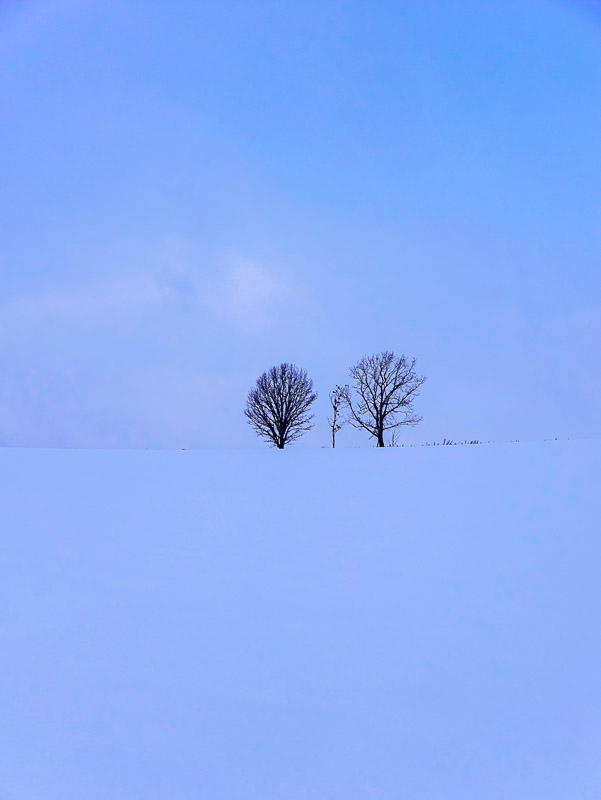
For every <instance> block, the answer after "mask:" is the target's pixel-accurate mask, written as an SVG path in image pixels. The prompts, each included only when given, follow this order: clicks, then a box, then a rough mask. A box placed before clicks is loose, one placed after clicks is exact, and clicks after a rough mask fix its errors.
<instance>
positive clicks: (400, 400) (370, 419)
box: [344, 351, 426, 447]
mask: <svg viewBox="0 0 601 800" xmlns="http://www.w3.org/2000/svg"><path fill="white" fill-rule="evenodd" d="M415 364H416V361H415V359H414V358H411V359H409V358H406V357H405V356H395V354H394V353H392V352H390V351H385V352H383V353H375V354H374V355H373V356H367V357H365V358H362V359H361V360H360V361H358V362H357V363H356V364H355V365H354V366H352V367H351V369H350V377H351V379H352V381H353V385H352V387H351V388H352V389H353V390H354V394H355V397H353V394H352V392H351V388H349V387H348V386H345V387H344V401H345V404H346V406H347V408H348V410H349V422H350V423H351V425H353V427H355V428H363V430H365V431H367V432H368V433H369V434H370V435H371V436H373V437H374V438H375V439H376V441H377V445H376V446H377V447H385V443H384V432H385V431H389V430H393V429H395V428H399V427H401V425H417V424H418V422H421V420H422V418H421V417H420V416H419V414H416V413H415V412H414V411H413V401H414V400H415V398H416V397H417V396H418V395H419V389H420V387H421V386H422V384H423V383H424V382H425V380H426V379H425V378H424V377H423V376H422V375H417V374H416V371H415Z"/></svg>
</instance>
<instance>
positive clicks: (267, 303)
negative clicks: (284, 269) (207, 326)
mask: <svg viewBox="0 0 601 800" xmlns="http://www.w3.org/2000/svg"><path fill="white" fill-rule="evenodd" d="M291 294H292V292H291V291H290V289H289V288H288V287H287V286H286V285H285V284H284V283H283V281H282V280H281V279H280V278H279V277H277V276H276V274H275V273H274V272H273V271H272V270H270V269H268V268H267V267H264V266H262V265H260V264H257V263H256V262H252V261H237V262H236V263H234V264H233V265H232V266H231V267H230V268H229V270H228V271H227V273H226V275H225V278H224V279H223V281H222V283H221V284H220V285H218V286H217V288H216V290H215V291H214V292H212V297H211V305H212V306H213V308H214V309H215V310H216V312H217V313H218V315H219V316H221V317H223V318H224V319H226V320H227V321H228V322H229V323H231V324H234V325H235V326H236V327H238V328H240V329H242V330H243V331H245V332H252V331H256V330H261V329H263V328H266V327H269V326H270V325H272V324H273V323H274V322H275V321H276V319H277V317H278V316H279V314H280V312H281V307H282V304H283V303H285V302H286V301H287V300H288V299H289V298H290V297H291Z"/></svg>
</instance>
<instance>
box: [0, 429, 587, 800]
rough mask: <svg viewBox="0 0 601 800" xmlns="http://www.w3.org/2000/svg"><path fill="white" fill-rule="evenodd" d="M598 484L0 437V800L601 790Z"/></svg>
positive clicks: (442, 796)
mask: <svg viewBox="0 0 601 800" xmlns="http://www.w3.org/2000/svg"><path fill="white" fill-rule="evenodd" d="M600 477H601V442H599V441H592V442H591V441H589V442H546V443H536V444H506V445H500V444H497V445H480V446H462V447H438V448H426V447H423V448H419V447H416V448H399V449H386V450H376V449H371V448H366V449H357V450H350V449H349V450H336V451H332V450H315V451H312V450H307V449H304V450H303V449H298V450H294V449H293V448H291V449H288V450H285V451H284V452H278V451H271V450H267V449H266V450H265V451H255V450H249V451H227V452H225V451H224V452H212V451H185V452H179V451H171V452H158V451H75V450H74V451H60V450H10V449H4V450H0V503H1V505H0V508H1V519H2V548H1V555H0V586H1V595H0V601H1V612H0V613H1V629H0V646H1V652H2V669H1V670H0V720H1V721H2V724H1V726H0V798H1V799H2V800H142V799H143V800H168V799H171V798H173V800H204V799H205V798H206V800H333V799H334V798H336V799H338V798H340V800H366V799H367V798H375V799H376V800H539V799H540V800H593V798H594V799H595V800H598V798H599V796H601V770H600V767H599V765H600V763H601V760H600V755H601V714H600V713H599V710H600V708H601V690H600V678H599V676H600V675H601V646H600V644H601V636H600V633H599V620H600V612H601V588H600V586H601V582H600V567H601V535H600V534H601V530H600V529H601V525H600V519H601V497H600V492H599V483H600Z"/></svg>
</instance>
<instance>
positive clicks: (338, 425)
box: [328, 385, 347, 447]
mask: <svg viewBox="0 0 601 800" xmlns="http://www.w3.org/2000/svg"><path fill="white" fill-rule="evenodd" d="M330 405H331V406H332V416H331V417H328V423H329V425H330V428H331V430H332V447H336V434H337V433H338V431H340V430H342V426H343V425H344V424H345V423H346V422H347V420H346V419H345V418H344V417H343V416H342V409H343V408H344V405H345V401H344V387H343V386H338V385H337V386H336V388H335V389H334V390H333V391H332V392H330Z"/></svg>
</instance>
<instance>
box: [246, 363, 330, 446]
mask: <svg viewBox="0 0 601 800" xmlns="http://www.w3.org/2000/svg"><path fill="white" fill-rule="evenodd" d="M316 398H317V395H316V394H315V392H314V391H313V381H312V380H310V379H309V378H308V377H307V373H306V372H305V370H304V369H299V367H296V366H295V365H294V364H288V363H284V364H280V365H279V367H271V369H269V370H268V371H267V372H264V373H263V374H262V375H261V376H260V377H259V378H257V383H256V385H255V386H254V387H253V388H252V389H251V390H250V392H249V393H248V398H247V400H246V408H245V409H244V414H245V416H246V418H247V420H248V423H249V425H251V426H252V427H253V428H254V430H255V432H256V434H257V436H260V437H261V438H262V439H265V441H267V442H270V443H271V445H272V446H274V447H277V448H278V449H279V450H283V449H284V447H285V445H287V444H290V442H294V441H296V439H298V438H299V437H300V436H302V435H303V434H304V433H306V431H308V430H311V428H312V427H313V424H312V422H311V420H312V419H313V414H310V413H309V411H310V407H311V404H312V403H313V402H314V400H315V399H316Z"/></svg>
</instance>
